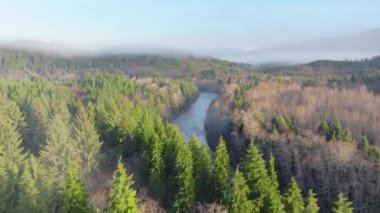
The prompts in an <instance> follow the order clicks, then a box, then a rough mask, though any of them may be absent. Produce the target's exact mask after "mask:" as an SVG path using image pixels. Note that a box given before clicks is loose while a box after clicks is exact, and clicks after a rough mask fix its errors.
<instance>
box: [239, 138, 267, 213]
mask: <svg viewBox="0 0 380 213" xmlns="http://www.w3.org/2000/svg"><path fill="white" fill-rule="evenodd" d="M242 169H243V171H244V175H245V179H246V180H247V184H248V187H249V189H250V191H251V192H250V199H252V200H253V201H254V203H255V206H256V207H257V208H259V209H260V210H261V209H262V208H263V207H264V202H265V200H269V195H270V193H269V190H270V178H269V176H268V171H267V169H266V166H265V161H264V159H263V158H262V157H261V154H260V152H259V150H258V149H257V147H256V146H255V145H254V144H253V142H251V144H250V145H249V147H248V150H247V154H246V156H245V159H244V160H243V163H242ZM269 205H270V204H268V203H267V204H266V206H265V208H269Z"/></svg>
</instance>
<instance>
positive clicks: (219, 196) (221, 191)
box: [212, 137, 231, 205]
mask: <svg viewBox="0 0 380 213" xmlns="http://www.w3.org/2000/svg"><path fill="white" fill-rule="evenodd" d="M230 173H231V172H230V159H229V156H228V152H227V147H226V144H225V142H224V140H223V138H222V137H220V138H219V141H218V146H217V148H216V152H215V158H214V163H213V172H212V179H213V181H214V182H213V188H214V190H213V193H214V199H215V200H216V201H217V202H221V203H222V204H224V205H227V204H228V195H229V191H230V176H231V174H230Z"/></svg>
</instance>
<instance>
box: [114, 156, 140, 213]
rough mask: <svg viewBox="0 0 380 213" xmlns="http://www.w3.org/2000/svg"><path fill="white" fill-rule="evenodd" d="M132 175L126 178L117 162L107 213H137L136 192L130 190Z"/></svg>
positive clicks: (122, 167) (121, 165)
mask: <svg viewBox="0 0 380 213" xmlns="http://www.w3.org/2000/svg"><path fill="white" fill-rule="evenodd" d="M133 183H134V182H133V180H132V175H130V176H128V175H127V173H126V171H125V169H124V166H123V164H122V163H121V161H120V160H119V163H118V164H117V169H116V171H115V172H114V174H113V178H112V186H111V191H110V194H109V201H108V208H107V212H109V213H135V212H138V200H137V198H136V191H135V190H133V189H132V185H133Z"/></svg>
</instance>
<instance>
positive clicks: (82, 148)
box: [73, 107, 101, 174]
mask: <svg viewBox="0 0 380 213" xmlns="http://www.w3.org/2000/svg"><path fill="white" fill-rule="evenodd" d="M73 139H74V142H75V148H74V149H75V152H76V155H77V156H76V157H77V158H78V159H77V161H78V162H80V164H79V165H80V166H81V169H82V172H83V173H84V174H88V173H90V172H91V171H93V170H95V169H97V167H98V161H99V158H100V148H101V143H100V141H99V136H98V133H97V132H96V130H95V126H94V124H93V123H92V121H91V120H90V118H89V117H88V115H87V113H86V111H85V109H84V108H83V107H81V108H80V109H79V112H78V113H77V115H76V117H75V119H74V124H73Z"/></svg>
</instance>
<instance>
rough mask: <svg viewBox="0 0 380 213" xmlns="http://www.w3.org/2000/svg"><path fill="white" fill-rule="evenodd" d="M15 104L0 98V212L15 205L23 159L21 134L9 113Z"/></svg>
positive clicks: (11, 208) (10, 209)
mask: <svg viewBox="0 0 380 213" xmlns="http://www.w3.org/2000/svg"><path fill="white" fill-rule="evenodd" d="M10 108H14V109H16V112H15V113H17V114H21V113H20V112H19V111H18V108H17V106H16V105H13V104H12V103H10V102H8V100H5V99H2V98H0V153H1V154H0V183H1V184H0V212H8V211H12V210H13V208H14V207H15V206H16V199H15V198H16V193H17V191H16V186H17V183H18V181H19V179H18V174H19V171H20V169H21V168H22V165H23V162H24V160H25V155H24V154H23V153H22V152H23V149H22V148H21V135H20V133H19V132H18V131H17V126H16V124H15V121H14V120H12V119H11V117H10V116H9V114H8V113H7V112H9V109H10Z"/></svg>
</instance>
